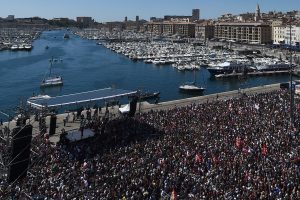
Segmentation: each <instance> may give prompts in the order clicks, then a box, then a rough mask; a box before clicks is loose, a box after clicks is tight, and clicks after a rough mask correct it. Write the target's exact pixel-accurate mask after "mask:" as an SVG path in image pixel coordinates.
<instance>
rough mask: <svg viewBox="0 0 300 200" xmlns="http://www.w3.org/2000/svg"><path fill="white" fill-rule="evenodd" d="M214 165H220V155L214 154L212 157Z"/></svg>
mask: <svg viewBox="0 0 300 200" xmlns="http://www.w3.org/2000/svg"><path fill="white" fill-rule="evenodd" d="M212 160H213V163H214V165H218V164H219V158H218V156H213V158H212Z"/></svg>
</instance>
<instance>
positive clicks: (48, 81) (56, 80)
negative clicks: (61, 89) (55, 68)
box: [41, 58, 63, 87]
mask: <svg viewBox="0 0 300 200" xmlns="http://www.w3.org/2000/svg"><path fill="white" fill-rule="evenodd" d="M56 60H57V59H56ZM49 62H50V67H49V74H48V76H47V77H44V79H43V81H42V83H41V87H52V86H62V85H63V79H62V77H61V76H53V75H52V64H53V62H54V59H53V58H52V59H50V60H49Z"/></svg>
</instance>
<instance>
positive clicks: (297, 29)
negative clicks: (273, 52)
mask: <svg viewBox="0 0 300 200" xmlns="http://www.w3.org/2000/svg"><path fill="white" fill-rule="evenodd" d="M290 30H291V31H290ZM291 32H292V34H291V36H292V37H291V43H292V45H293V46H296V45H297V46H299V44H300V25H292V27H291V28H290V26H289V25H288V26H286V28H285V36H284V40H285V44H290V33H291Z"/></svg>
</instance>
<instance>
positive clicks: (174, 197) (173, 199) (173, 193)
mask: <svg viewBox="0 0 300 200" xmlns="http://www.w3.org/2000/svg"><path fill="white" fill-rule="evenodd" d="M176 197H177V195H176V191H175V189H174V188H173V190H172V193H171V200H176Z"/></svg>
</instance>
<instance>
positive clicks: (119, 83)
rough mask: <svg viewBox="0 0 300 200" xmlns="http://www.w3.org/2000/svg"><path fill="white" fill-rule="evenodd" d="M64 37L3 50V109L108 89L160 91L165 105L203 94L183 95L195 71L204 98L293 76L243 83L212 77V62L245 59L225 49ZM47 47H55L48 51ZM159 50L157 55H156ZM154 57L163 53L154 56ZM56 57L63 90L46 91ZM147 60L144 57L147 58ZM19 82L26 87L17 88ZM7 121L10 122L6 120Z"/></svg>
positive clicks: (59, 33)
mask: <svg viewBox="0 0 300 200" xmlns="http://www.w3.org/2000/svg"><path fill="white" fill-rule="evenodd" d="M64 34H65V31H64V30H54V31H45V32H42V34H41V35H40V36H39V38H38V39H36V40H35V41H34V42H33V45H34V48H33V49H32V51H30V52H25V51H24V52H23V51H14V52H12V51H2V52H0V64H1V68H0V70H1V74H0V78H1V80H2V82H1V84H2V86H3V87H1V88H0V92H1V93H2V94H4V93H5V94H6V95H5V96H3V97H2V98H1V99H0V105H1V107H0V110H4V111H7V110H13V108H14V106H16V105H18V104H19V102H20V101H21V100H22V99H23V100H26V99H27V98H29V97H31V96H32V94H33V93H35V94H42V95H50V96H58V95H64V94H66V93H76V92H80V91H87V90H93V89H97V88H105V87H121V88H124V89H130V90H142V91H159V92H160V95H159V97H160V98H159V101H170V100H176V99H182V98H188V97H193V96H195V95H199V94H190V93H182V92H179V89H178V87H179V86H180V85H182V84H183V83H186V82H191V79H192V77H193V74H194V71H195V74H196V76H197V83H198V84H199V85H200V86H202V87H203V88H205V91H204V92H203V93H202V94H200V95H209V94H214V93H219V92H223V91H229V90H236V89H238V88H248V87H254V86H259V85H265V84H272V83H280V82H286V81H287V80H289V75H288V74H287V73H283V74H281V75H278V76H253V77H252V76H251V77H250V76H249V77H248V78H247V79H238V80H236V79H220V80H219V78H217V77H212V76H211V74H210V73H209V71H208V70H207V69H206V68H207V67H208V63H209V62H218V61H219V60H220V61H221V58H222V59H224V58H228V57H229V56H230V57H233V58H236V59H242V58H244V56H242V55H238V54H236V53H232V52H228V51H225V50H223V51H221V50H216V49H211V48H208V47H205V46H197V45H196V46H194V45H191V44H188V43H183V44H181V43H171V42H155V41H154V42H153V43H151V45H150V47H151V48H150V47H149V51H148V50H147V51H146V49H145V48H146V47H147V45H149V42H148V43H145V42H131V43H121V44H118V43H107V45H111V48H107V47H105V46H104V45H106V43H105V41H102V42H101V45H96V43H97V41H99V40H86V39H82V38H81V37H79V36H78V34H77V35H76V34H72V33H69V34H70V39H67V40H66V39H63V36H64ZM145 45H146V46H145ZM47 46H48V47H50V48H48V49H45V47H47ZM114 46H116V47H117V46H119V47H118V48H119V50H120V49H122V48H124V49H125V50H126V49H131V48H132V50H130V51H133V52H135V51H136V52H137V50H135V48H137V49H139V48H140V49H144V50H143V51H144V52H145V53H146V52H148V53H149V55H150V53H151V52H152V57H151V58H150V57H149V58H148V57H147V56H146V55H143V56H142V55H140V57H137V59H136V60H135V59H130V58H129V55H127V56H126V55H125V53H117V52H116V51H117V49H115V50H110V49H112V47H114ZM138 47H139V48H138ZM172 48H173V50H172V51H173V53H170V52H172V51H171V50H170V51H168V50H169V49H172ZM151 49H152V50H151ZM155 49H156V51H154V50H155ZM179 50H180V51H179ZM200 50H201V52H200ZM128 51H129V50H128ZM91 52H92V53H91ZM124 52H125V51H124ZM158 52H159V54H158ZM154 53H157V54H155V55H154ZM122 54H123V55H122ZM200 54H201V55H200ZM52 56H53V57H54V58H59V59H58V62H59V64H57V66H55V74H57V75H59V76H62V77H63V80H64V83H63V86H59V87H43V88H40V87H39V85H40V84H41V82H42V80H43V79H42V77H43V76H44V74H45V70H46V69H45V67H43V66H46V65H47V63H46V61H47V60H48V59H49V58H51V57H52ZM143 57H144V59H142V58H143ZM146 57H147V58H146ZM155 57H156V58H159V60H160V62H161V63H160V64H154V63H150V64H147V63H146V62H145V61H146V60H149V59H151V60H152V59H153V60H155ZM60 59H63V62H61V63H60ZM163 59H164V64H163V62H162V61H163ZM172 59H174V60H173V61H175V60H177V61H179V60H181V62H182V63H184V62H186V63H187V64H186V66H188V63H194V64H195V66H197V68H198V69H195V70H194V69H189V70H178V69H177V68H176V67H173V65H172V64H171V63H172V62H173V61H172ZM205 59H206V61H205ZM208 61H209V62H208ZM202 62H203V63H202ZM201 63H202V64H203V65H202V64H201ZM173 64H176V63H173ZM179 66H180V65H179ZM276 73H277V72H276ZM15 77H18V78H15ZM12 83H14V84H12ZM16 84H17V85H19V86H20V87H15V86H16ZM1 117H3V118H5V116H1Z"/></svg>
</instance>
